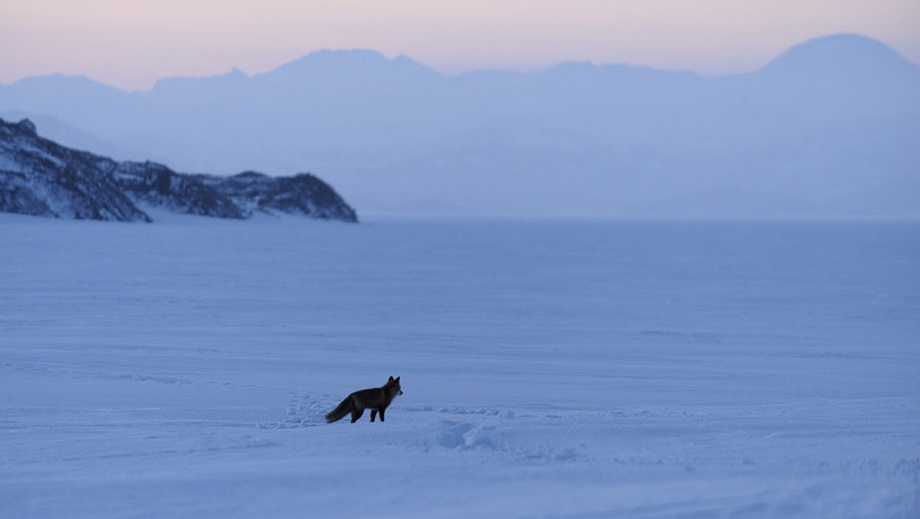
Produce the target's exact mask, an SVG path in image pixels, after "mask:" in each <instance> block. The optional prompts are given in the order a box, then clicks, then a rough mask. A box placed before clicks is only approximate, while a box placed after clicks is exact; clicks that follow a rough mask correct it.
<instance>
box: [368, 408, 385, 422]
mask: <svg viewBox="0 0 920 519" xmlns="http://www.w3.org/2000/svg"><path fill="white" fill-rule="evenodd" d="M374 418H377V410H376V409H371V421H372V422H373V421H374ZM380 419H381V420H383V415H380Z"/></svg>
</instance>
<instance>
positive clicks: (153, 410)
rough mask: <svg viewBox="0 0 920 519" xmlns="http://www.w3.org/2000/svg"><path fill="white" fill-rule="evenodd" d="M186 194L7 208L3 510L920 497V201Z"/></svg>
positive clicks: (809, 503)
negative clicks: (413, 213)
mask: <svg viewBox="0 0 920 519" xmlns="http://www.w3.org/2000/svg"><path fill="white" fill-rule="evenodd" d="M164 216H165V215H156V214H155V215H154V218H155V219H156V220H160V221H158V222H157V223H154V224H149V225H148V224H118V223H98V222H73V221H54V220H46V219H40V218H30V217H20V216H14V215H0V516H2V517H9V518H19V517H196V518H198V517H464V518H466V517H591V518H595V517H631V518H634V517H637V518H645V517H809V518H813V517H834V518H838V517H865V518H886V517H891V518H910V517H920V482H918V478H920V224H917V223H880V222H874V223H873V222H861V223H860V222H823V223H822V222H747V223H712V222H708V223H707V222H682V223H680V222H625V221H561V222H553V221H523V220H522V221H510V220H504V221H486V220H483V221H433V222H425V221H421V220H395V219H382V218H378V219H373V218H372V219H370V220H369V221H368V222H366V223H364V224H360V225H347V224H336V223H324V222H316V221H310V220H304V219H300V218H283V219H274V218H269V217H265V218H260V219H256V220H254V221H246V222H238V221H221V220H212V219H206V218H190V217H189V218H185V217H166V218H165V220H164ZM390 375H394V376H401V377H402V379H401V380H402V383H403V390H404V392H405V394H404V395H403V396H401V397H399V398H397V399H396V400H395V401H394V403H393V405H392V406H391V407H390V409H389V410H388V412H387V421H386V423H382V424H381V423H370V422H369V421H368V419H369V416H368V414H367V413H365V416H364V418H363V419H362V420H361V422H359V423H356V424H349V423H348V421H347V420H343V421H342V422H338V423H334V424H331V425H327V424H325V423H324V422H323V415H324V414H325V413H326V412H327V411H329V410H330V409H331V408H332V407H334V406H335V405H336V404H337V403H338V402H339V400H341V399H342V398H343V397H344V396H345V395H346V394H348V393H349V392H351V391H354V390H356V389H361V388H365V387H371V386H378V385H382V384H383V383H384V382H385V381H386V378H387V377H388V376H390Z"/></svg>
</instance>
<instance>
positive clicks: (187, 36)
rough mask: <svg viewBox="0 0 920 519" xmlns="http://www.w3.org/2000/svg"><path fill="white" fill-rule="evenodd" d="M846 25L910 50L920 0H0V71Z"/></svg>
mask: <svg viewBox="0 0 920 519" xmlns="http://www.w3.org/2000/svg"><path fill="white" fill-rule="evenodd" d="M842 32H849V33H858V34H863V35H866V36H869V37H872V38H876V39H878V40H880V41H882V42H884V43H886V44H888V45H889V46H891V47H892V48H894V49H895V50H896V51H898V52H899V53H901V55H902V56H904V57H905V58H907V59H908V60H910V61H912V62H914V63H918V64H920V0H466V1H462V2H461V1H453V0H439V1H433V0H255V1H249V0H0V57H2V59H0V83H3V84H8V83H12V82H14V81H16V80H19V79H22V78H24V77H30V76H39V75H47V74H55V73H62V74H67V75H83V76H88V77H91V78H93V79H95V80H97V81H101V82H103V83H106V84H109V85H112V86H115V87H118V88H122V89H125V90H146V89H149V88H151V87H152V86H153V83H154V82H155V81H156V80H157V79H161V78H164V77H175V76H189V77H203V76H212V75H217V74H223V73H227V72H229V71H230V70H232V69H233V68H238V69H240V70H242V71H243V72H246V73H248V74H257V73H262V72H267V71H270V70H273V69H275V68H277V67H278V66H280V65H282V64H284V63H287V62H290V61H293V60H295V59H297V58H299V57H302V56H304V55H306V54H309V53H310V52H312V51H315V50H320V49H353V48H364V49H373V50H377V51H379V52H382V53H383V54H385V55H386V56H388V57H391V58H392V57H396V56H399V55H406V56H409V57H411V58H413V59H415V60H417V61H419V62H421V63H423V64H425V65H427V66H429V67H431V68H433V69H435V70H438V71H440V72H442V73H445V74H456V73H462V72H466V71H470V70H476V69H484V68H499V69H508V70H520V71H527V70H538V69H541V68H546V67H549V66H552V65H554V64H556V63H559V62H563V61H592V62H594V63H598V64H602V63H629V64H634V65H643V66H651V67H656V68H661V69H666V70H692V71H695V72H698V73H701V74H706V75H718V74H726V73H733V72H743V71H749V70H755V69H757V68H759V67H761V66H763V65H764V64H765V63H766V62H768V61H769V60H770V59H772V58H774V57H775V56H777V55H778V54H780V53H781V52H783V51H784V50H786V49H788V48H789V47H791V46H792V45H795V44H797V43H801V42H802V41H805V40H808V39H811V38H815V37H819V36H825V35H828V34H835V33H842Z"/></svg>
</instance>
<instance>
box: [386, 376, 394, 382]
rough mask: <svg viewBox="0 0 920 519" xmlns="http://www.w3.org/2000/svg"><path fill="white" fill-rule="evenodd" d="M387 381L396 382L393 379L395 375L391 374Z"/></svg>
mask: <svg viewBox="0 0 920 519" xmlns="http://www.w3.org/2000/svg"><path fill="white" fill-rule="evenodd" d="M387 382H395V381H394V380H393V376H392V375H391V376H390V378H389V379H388V380H387Z"/></svg>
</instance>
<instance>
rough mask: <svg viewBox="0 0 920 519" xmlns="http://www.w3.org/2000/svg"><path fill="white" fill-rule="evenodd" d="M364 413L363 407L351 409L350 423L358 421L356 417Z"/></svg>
mask: <svg viewBox="0 0 920 519" xmlns="http://www.w3.org/2000/svg"><path fill="white" fill-rule="evenodd" d="M362 414H364V408H363V407H355V408H353V409H352V410H351V423H355V422H357V421H358V418H361V415H362Z"/></svg>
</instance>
